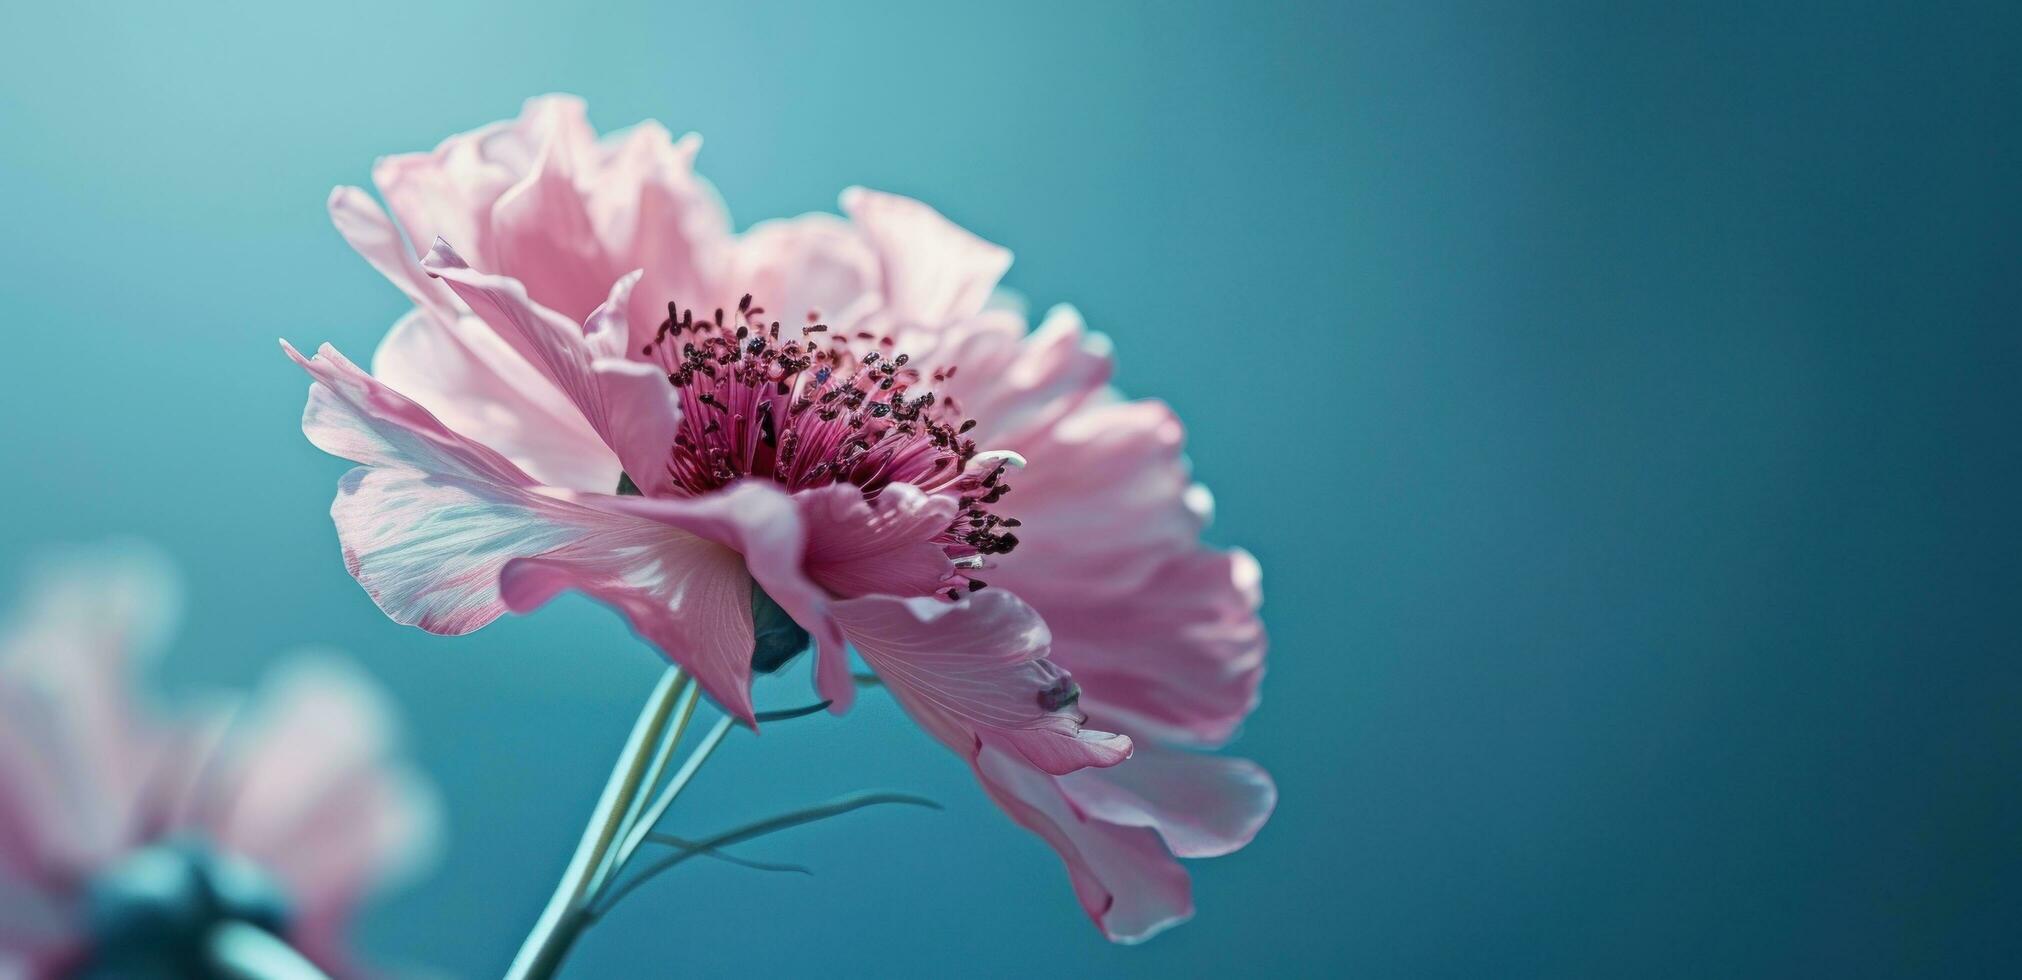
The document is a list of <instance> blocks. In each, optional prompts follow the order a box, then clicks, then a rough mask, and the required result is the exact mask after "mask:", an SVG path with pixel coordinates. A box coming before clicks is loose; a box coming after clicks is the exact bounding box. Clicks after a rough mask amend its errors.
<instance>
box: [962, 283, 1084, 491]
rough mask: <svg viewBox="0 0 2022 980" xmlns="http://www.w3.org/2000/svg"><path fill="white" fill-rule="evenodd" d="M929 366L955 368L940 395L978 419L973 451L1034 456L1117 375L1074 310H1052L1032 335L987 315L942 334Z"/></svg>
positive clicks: (1006, 316)
mask: <svg viewBox="0 0 2022 980" xmlns="http://www.w3.org/2000/svg"><path fill="white" fill-rule="evenodd" d="M1004 321H1009V322H1008V324H1007V323H1006V322H1004ZM932 363H934V364H935V365H937V366H938V365H949V364H952V365H956V366H959V367H960V369H961V370H960V371H959V373H957V375H956V376H955V377H953V378H951V379H949V380H948V381H946V382H944V383H943V384H942V385H941V386H940V388H939V390H940V391H941V392H942V393H943V394H945V395H946V396H948V397H950V398H953V399H955V400H956V401H957V402H959V403H960V404H961V406H962V410H963V412H964V414H966V415H968V416H969V417H971V418H973V419H975V420H976V422H977V428H976V430H975V432H974V433H973V437H974V438H975V440H976V442H977V444H978V445H982V446H988V447H990V448H993V449H1019V451H1021V452H1023V451H1025V450H1024V449H1020V447H1021V446H1025V447H1028V448H1030V449H1031V450H1033V451H1039V450H1040V449H1041V448H1042V445H1043V444H1044V443H1045V442H1046V441H1047V440H1049V439H1051V438H1052V437H1053V433H1052V432H1051V429H1052V427H1053V426H1055V425H1057V424H1058V423H1059V422H1060V420H1061V419H1063V418H1065V417H1066V416H1067V415H1068V414H1069V413H1071V412H1073V411H1074V410H1075V409H1077V408H1079V407H1080V406H1081V405H1083V404H1084V403H1085V402H1087V401H1089V400H1090V398H1091V397H1092V396H1095V395H1097V394H1098V393H1100V392H1102V391H1103V389H1104V386H1105V385H1107V384H1108V383H1109V379H1110V375H1111V374H1113V373H1114V371H1115V361H1114V359H1113V358H1112V357H1111V356H1110V344H1109V340H1108V339H1107V338H1105V337H1103V336H1102V335H1100V334H1094V333H1090V332H1089V330H1088V328H1087V326H1086V325H1085V324H1083V323H1082V321H1081V314H1079V313H1077V312H1075V310H1074V308H1073V307H1071V306H1056V307H1054V308H1053V309H1052V310H1051V311H1049V312H1048V313H1047V314H1046V319H1045V320H1043V321H1041V322H1040V324H1039V328H1038V329H1036V330H1034V331H1032V333H1031V334H1029V335H1028V334H1026V333H1025V331H1024V322H1023V320H1022V318H1020V317H1018V316H1016V315H1015V314H1011V313H1009V312H1005V311H994V310H992V311H985V312H984V313H982V314H981V315H979V316H978V317H977V318H975V319H974V320H971V321H969V322H967V323H964V324H962V326H961V328H960V329H959V330H949V331H946V337H945V339H944V341H943V347H942V349H941V350H940V351H938V352H936V353H935V354H934V355H933V356H932ZM1028 458H1029V457H1028Z"/></svg>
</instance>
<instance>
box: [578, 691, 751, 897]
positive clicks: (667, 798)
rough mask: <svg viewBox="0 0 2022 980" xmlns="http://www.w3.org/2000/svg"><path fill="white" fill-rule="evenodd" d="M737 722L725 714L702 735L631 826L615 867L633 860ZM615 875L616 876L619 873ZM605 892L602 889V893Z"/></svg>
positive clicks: (621, 867)
mask: <svg viewBox="0 0 2022 980" xmlns="http://www.w3.org/2000/svg"><path fill="white" fill-rule="evenodd" d="M734 723H735V719H733V718H731V717H730V716H729V715H724V716H723V717H721V718H718V719H716V724H715V725H712V726H710V729H709V734H707V735H704V736H702V744H700V745H697V746H696V747H695V751H694V752H692V753H690V754H689V756H688V761H686V762H683V763H682V764H681V768H680V770H679V771H677V772H675V773H674V778H673V779H670V780H668V781H667V788H665V789H663V790H661V791H660V796H659V798H658V799H655V800H654V801H653V805H652V806H651V807H650V808H648V809H647V810H646V812H645V814H643V815H642V816H640V818H639V820H638V822H637V823H635V824H633V825H632V827H631V829H630V831H629V832H628V833H627V834H626V836H625V839H624V843H622V844H621V845H619V847H618V856H617V860H616V861H614V862H613V863H612V867H613V868H615V869H623V868H624V867H625V862H627V861H630V860H631V859H632V854H633V852H635V851H637V850H638V849H639V845H640V844H642V843H644V842H645V840H646V835H647V834H650V833H652V832H653V828H654V827H655V826H658V825H659V823H660V818H661V817H664V816H666V815H667V808H668V807H670V806H673V805H674V798H675V797H676V796H679V795H681V791H682V790H683V789H685V788H687V786H688V781H689V780H691V779H694V778H695V773H696V771H697V770H699V769H701V768H702V763H704V762H707V761H708V760H709V755H710V753H712V752H715V751H716V747H717V746H718V745H721V744H723V736H725V735H728V734H730V726H731V725H732V724H734ZM612 873H613V874H614V875H615V874H616V871H613V872H612ZM600 884H603V885H608V884H609V882H608V880H607V881H605V882H602V883H600ZM602 890H603V889H602V888H599V891H600V892H601V891H602Z"/></svg>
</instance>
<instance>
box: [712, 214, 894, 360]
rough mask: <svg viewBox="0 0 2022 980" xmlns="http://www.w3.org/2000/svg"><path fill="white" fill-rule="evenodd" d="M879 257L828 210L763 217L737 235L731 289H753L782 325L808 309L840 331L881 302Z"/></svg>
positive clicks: (799, 320) (800, 319) (803, 319)
mask: <svg viewBox="0 0 2022 980" xmlns="http://www.w3.org/2000/svg"><path fill="white" fill-rule="evenodd" d="M880 277H881V273H880V271H879V268H878V256H877V253H875V252H873V251H872V250H871V248H870V246H869V244H868V243H866V242H865V240H864V237H863V236H862V235H861V234H858V232H857V229H856V228H855V227H853V226H852V225H850V223H849V222H847V221H844V220H842V219H841V218H838V217H836V216H834V215H830V214H805V215H801V216H800V217H798V218H785V219H776V220H773V221H765V222H760V223H759V224H758V225H756V226H754V227H752V229H751V230H750V231H747V232H745V233H744V234H743V235H740V236H738V239H737V245H736V252H735V255H734V257H733V259H732V267H731V281H732V283H733V284H734V287H733V288H732V289H731V290H729V292H734V293H738V294H740V295H741V294H744V293H749V294H751V295H752V296H753V297H754V298H755V299H756V300H757V302H758V304H759V305H761V306H763V307H765V309H766V313H767V315H768V316H770V317H772V318H775V319H777V320H779V321H780V325H781V327H782V328H783V329H793V330H798V329H799V328H800V327H802V326H805V325H806V324H807V316H808V314H809V313H814V314H817V315H818V318H819V319H820V320H821V321H822V322H824V323H826V324H828V325H829V327H830V328H831V329H833V330H835V331H837V332H838V333H840V332H842V331H846V330H854V329H855V328H856V326H857V323H858V321H859V320H861V319H862V318H863V317H864V316H866V315H867V314H869V313H871V312H873V311H875V310H876V309H877V308H878V307H880V306H881V305H882V300H881V299H880V297H879V295H878V290H879V288H880V285H881V284H880Z"/></svg>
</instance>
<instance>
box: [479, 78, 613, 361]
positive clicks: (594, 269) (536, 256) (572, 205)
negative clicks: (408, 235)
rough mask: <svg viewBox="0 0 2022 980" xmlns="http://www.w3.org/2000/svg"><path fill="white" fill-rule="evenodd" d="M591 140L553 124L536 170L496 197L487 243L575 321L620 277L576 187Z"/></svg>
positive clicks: (492, 255)
mask: <svg viewBox="0 0 2022 980" xmlns="http://www.w3.org/2000/svg"><path fill="white" fill-rule="evenodd" d="M578 120H579V121H580V115H579V116H578ZM587 125H588V124H587V123H583V125H582V128H584V129H587ZM590 145H592V144H586V143H585V142H584V141H583V139H582V138H581V133H580V132H579V130H578V128H577V127H575V126H570V127H566V128H558V129H555V130H550V131H549V132H548V133H547V134H546V136H545V138H544V139H543V140H542V141H541V144H540V153H539V155H538V156H537V157H536V158H535V160H534V165H533V167H532V169H530V170H529V171H527V173H526V175H525V176H523V177H522V178H521V179H520V181H519V182H518V183H516V184H514V185H513V186H512V187H511V188H509V189H507V190H506V192H505V193H503V194H501V195H499V198H498V200H497V201H495V202H493V204H492V208H491V235H492V237H491V240H490V242H489V243H488V244H487V247H486V255H487V256H488V257H489V259H490V262H489V267H490V268H493V269H499V270H510V272H509V274H510V275H511V276H512V277H513V278H514V279H516V280H518V281H519V282H520V283H522V284H524V286H525V289H526V292H527V293H529V294H531V295H533V296H538V297H540V303H541V305H542V306H543V307H545V308H547V309H551V310H554V311H556V312H558V313H560V314H561V315H562V316H564V317H567V318H568V319H570V320H574V321H581V320H582V318H583V317H585V316H588V315H589V313H590V310H591V309H593V308H594V307H596V305H597V304H598V302H599V301H600V300H602V299H603V296H604V291H605V289H606V287H607V286H609V284H610V282H611V279H612V275H611V270H612V268H613V261H612V259H611V258H610V257H609V256H607V255H606V254H605V251H604V246H603V243H602V242H600V241H598V239H597V232H596V229H595V228H594V227H592V225H591V223H590V215H589V211H588V209H587V207H586V203H585V202H584V200H583V195H582V193H581V192H580V191H578V190H577V188H576V170H577V166H578V164H577V162H576V154H577V153H578V152H582V151H584V150H588V149H589V148H590ZM466 301H468V297H466Z"/></svg>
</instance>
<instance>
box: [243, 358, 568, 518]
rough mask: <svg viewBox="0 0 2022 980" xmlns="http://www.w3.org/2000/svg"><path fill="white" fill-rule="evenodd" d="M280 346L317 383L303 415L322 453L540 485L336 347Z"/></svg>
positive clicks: (430, 471) (514, 484)
mask: <svg viewBox="0 0 2022 980" xmlns="http://www.w3.org/2000/svg"><path fill="white" fill-rule="evenodd" d="M281 349H282V350H283V351H285V352H286V353H287V355H288V357H289V359H291V360H293V361H294V362H295V363H296V364H299V365H301V366H302V369H303V370H304V371H307V372H309V376H310V377H311V378H314V379H315V383H314V384H311V385H310V386H309V403H308V405H307V406H305V407H304V408H303V410H302V432H303V434H304V435H307V436H308V437H309V442H310V443H312V444H313V445H315V447H316V448H318V449H321V450H323V451H324V452H326V453H329V454H330V455H332V456H341V457H343V458H344V459H348V460H351V461H352V462H354V463H364V464H366V465H367V466H392V467H406V468H410V469H414V470H419V471H421V472H423V473H428V474H436V475H440V476H449V477H458V478H463V479H468V480H477V481H483V482H488V483H497V484H500V485H503V486H510V487H530V486H533V485H534V483H533V480H532V479H530V478H529V477H528V476H527V475H526V473H525V472H523V471H521V470H520V468H519V467H517V466H514V465H513V464H512V462H511V461H509V460H507V459H506V458H505V457H504V456H501V455H499V454H498V453H497V452H495V451H493V450H492V449H490V448H489V447H486V446H483V445H480V444H478V443H476V442H473V441H471V440H470V439H467V438H465V437H464V436H462V435H460V434H458V433H456V432H453V431H451V430H450V429H449V428H448V427H447V426H445V425H443V424H442V422H441V421H439V420H438V419H436V417H435V416H434V415H431V414H429V412H428V410H427V409H425V408H422V407H421V406H420V405H417V404H415V403H414V401H413V400H411V399H409V398H407V397H406V396H405V395H402V394H400V393H399V392H397V391H394V390H393V389H391V388H389V387H387V386H386V385H384V384H381V383H380V382H379V381H378V379H376V378H374V377H372V376H371V375H369V374H366V373H365V372H364V371H362V370H360V369H359V367H358V365H356V364H353V363H351V361H350V359H349V358H346V357H345V356H344V355H343V354H341V353H338V351H337V348H335V347H332V346H330V345H329V344H324V345H323V346H322V347H320V348H318V349H317V351H316V356H314V357H303V356H302V354H301V352H300V351H297V350H296V349H295V347H294V345H292V344H290V343H288V342H287V341H285V340H284V341H281Z"/></svg>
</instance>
